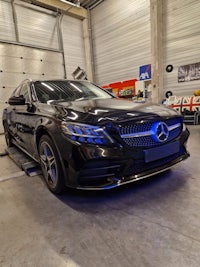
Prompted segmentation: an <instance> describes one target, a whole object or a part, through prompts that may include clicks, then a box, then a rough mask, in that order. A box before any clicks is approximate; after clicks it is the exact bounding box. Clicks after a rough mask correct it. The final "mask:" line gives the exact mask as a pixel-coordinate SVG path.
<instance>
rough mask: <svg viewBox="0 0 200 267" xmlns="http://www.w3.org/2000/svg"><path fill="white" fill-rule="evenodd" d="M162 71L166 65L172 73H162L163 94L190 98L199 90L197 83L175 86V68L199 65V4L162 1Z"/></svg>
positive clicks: (188, 0)
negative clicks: (169, 65)
mask: <svg viewBox="0 0 200 267" xmlns="http://www.w3.org/2000/svg"><path fill="white" fill-rule="evenodd" d="M163 20H164V22H163V26H164V42H163V45H164V47H163V52H164V70H165V68H166V66H167V65H168V64H172V65H173V67H174V69H173V71H172V72H169V73H167V72H166V71H164V90H165V91H168V90H170V91H172V92H173V93H174V94H175V95H192V94H193V92H194V90H195V89H200V80H196V81H188V82H181V83H178V67H179V66H182V65H187V64H191V63H197V62H200V53H199V51H200V26H199V25H200V1H199V0H173V1H171V0H165V1H163Z"/></svg>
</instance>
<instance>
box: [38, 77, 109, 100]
mask: <svg viewBox="0 0 200 267" xmlns="http://www.w3.org/2000/svg"><path fill="white" fill-rule="evenodd" d="M34 86H35V92H36V95H37V99H38V101H40V102H41V103H51V102H53V101H58V102H62V101H78V100H86V99H94V98H95V99H99V98H105V99H106V98H112V97H113V96H111V95H110V94H109V93H107V92H105V91H104V90H103V89H101V88H99V87H98V86H96V85H94V84H92V83H89V82H87V81H64V80H63V81H43V82H39V81H37V82H35V83H34Z"/></svg>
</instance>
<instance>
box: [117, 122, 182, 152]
mask: <svg viewBox="0 0 200 267" xmlns="http://www.w3.org/2000/svg"><path fill="white" fill-rule="evenodd" d="M159 122H160V121H158V120H157V121H150V122H149V121H148V122H145V121H144V122H136V123H135V122H131V123H130V122H128V123H126V124H122V125H121V127H120V129H119V133H120V136H121V138H122V139H123V141H124V143H125V144H126V145H128V146H129V147H133V148H137V147H153V146H159V145H162V144H163V143H167V142H170V141H172V140H174V139H175V138H177V137H178V136H179V135H180V134H181V131H182V119H181V118H173V119H168V120H163V121H162V122H164V123H166V124H167V127H168V129H169V136H168V138H167V139H166V140H165V141H163V142H158V141H157V140H155V132H154V131H153V127H154V125H155V124H156V123H159Z"/></svg>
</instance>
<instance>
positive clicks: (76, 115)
mask: <svg viewBox="0 0 200 267" xmlns="http://www.w3.org/2000/svg"><path fill="white" fill-rule="evenodd" d="M52 106H53V107H54V108H55V109H56V113H57V115H58V114H59V115H60V116H61V117H62V118H63V119H65V120H74V121H79V122H84V123H100V122H103V121H104V122H105V121H112V122H114V121H116V122H122V121H124V120H129V119H131V120H133V119H136V120H138V119H140V118H141V119H151V118H155V117H159V118H160V117H171V116H176V115H178V114H177V112H176V111H175V110H173V109H171V108H168V107H165V106H163V105H157V104H152V103H135V102H132V101H128V100H120V99H117V98H113V99H94V100H80V101H73V102H59V103H56V104H52Z"/></svg>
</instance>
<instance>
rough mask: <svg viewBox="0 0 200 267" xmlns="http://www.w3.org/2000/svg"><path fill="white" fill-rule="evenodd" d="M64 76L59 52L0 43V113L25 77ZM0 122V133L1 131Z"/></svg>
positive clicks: (45, 77)
mask: <svg viewBox="0 0 200 267" xmlns="http://www.w3.org/2000/svg"><path fill="white" fill-rule="evenodd" d="M63 77H64V70H63V59H62V54H61V53H60V52H53V51H48V50H42V49H37V48H31V47H24V46H20V45H14V44H5V43H0V113H2V110H3V108H4V107H5V106H6V104H5V101H7V100H8V98H9V96H10V95H11V92H12V91H13V89H14V88H16V87H17V85H18V84H19V83H20V82H21V81H23V80H25V79H27V78H31V79H52V78H55V79H59V78H63ZM2 131H3V130H2V125H1V122H0V133H1V132H2Z"/></svg>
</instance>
